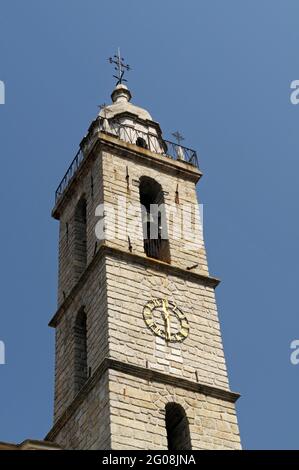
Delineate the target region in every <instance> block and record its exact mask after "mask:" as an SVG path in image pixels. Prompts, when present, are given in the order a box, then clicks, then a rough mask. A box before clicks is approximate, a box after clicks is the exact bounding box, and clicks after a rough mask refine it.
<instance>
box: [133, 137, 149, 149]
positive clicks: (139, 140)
mask: <svg viewBox="0 0 299 470" xmlns="http://www.w3.org/2000/svg"><path fill="white" fill-rule="evenodd" d="M136 145H138V147H142V148H144V149H147V143H146V141H145V140H144V139H143V137H137V140H136Z"/></svg>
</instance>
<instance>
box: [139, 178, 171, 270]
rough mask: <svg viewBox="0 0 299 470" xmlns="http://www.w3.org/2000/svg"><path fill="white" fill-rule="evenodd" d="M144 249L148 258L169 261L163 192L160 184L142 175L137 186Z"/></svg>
mask: <svg viewBox="0 0 299 470" xmlns="http://www.w3.org/2000/svg"><path fill="white" fill-rule="evenodd" d="M139 194H140V204H141V212H142V227H143V239H144V251H145V253H146V255H147V256H148V257H150V258H155V259H159V260H161V261H165V262H166V263H170V249H169V240H168V232H167V223H166V211H165V203H164V194H163V191H162V187H161V185H160V184H159V183H158V182H157V181H155V180H154V179H152V178H149V177H147V176H143V177H142V178H141V179H140V186H139Z"/></svg>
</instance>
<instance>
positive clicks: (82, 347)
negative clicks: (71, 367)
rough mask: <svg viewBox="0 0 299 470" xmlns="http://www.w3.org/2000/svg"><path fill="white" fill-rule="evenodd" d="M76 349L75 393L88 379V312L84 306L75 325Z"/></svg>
mask: <svg viewBox="0 0 299 470" xmlns="http://www.w3.org/2000/svg"><path fill="white" fill-rule="evenodd" d="M74 350H75V371H74V379H75V380H74V382H75V394H77V393H78V392H79V390H81V388H82V387H83V385H84V383H85V382H86V380H87V375H88V369H87V329H86V313H85V311H84V309H83V308H82V309H81V310H80V311H79V313H78V315H77V317H76V321H75V326H74Z"/></svg>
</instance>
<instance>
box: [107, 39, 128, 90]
mask: <svg viewBox="0 0 299 470" xmlns="http://www.w3.org/2000/svg"><path fill="white" fill-rule="evenodd" d="M108 60H109V62H110V64H114V65H116V67H114V69H115V70H116V71H117V75H113V77H114V78H116V80H117V82H116V85H119V84H120V83H122V82H126V81H127V80H126V79H125V78H123V77H124V73H125V71H126V70H128V71H129V70H131V67H130V66H129V65H128V64H125V63H124V60H125V59H124V58H123V57H121V55H120V48H118V51H117V55H116V54H114V56H113V57H109V59H108Z"/></svg>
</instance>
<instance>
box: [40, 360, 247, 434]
mask: <svg viewBox="0 0 299 470" xmlns="http://www.w3.org/2000/svg"><path fill="white" fill-rule="evenodd" d="M109 369H110V370H115V371H117V372H122V373H124V374H127V375H131V376H133V377H138V378H140V379H143V380H147V381H150V382H158V383H163V384H165V385H171V386H173V387H176V388H182V389H184V390H188V391H191V392H195V393H200V394H202V395H206V396H210V397H214V398H218V399H219V400H223V401H228V402H230V403H235V402H236V401H237V400H238V398H239V397H240V394H239V393H236V392H231V391H230V390H225V389H221V388H217V387H213V386H211V385H205V384H201V383H198V382H193V381H192V380H188V379H183V378H182V377H178V376H174V375H169V374H166V373H164V372H159V371H155V370H152V369H147V368H146V367H142V366H137V365H134V364H128V363H125V362H122V361H118V360H116V359H111V358H109V357H106V358H105V359H104V360H103V362H102V363H101V364H100V365H99V367H98V368H97V369H96V371H95V373H94V374H93V375H92V377H91V378H90V379H88V381H87V382H86V384H85V385H84V386H83V388H82V389H81V390H80V391H79V393H78V394H77V395H76V396H75V398H74V400H73V401H72V403H71V404H70V405H69V406H68V407H67V408H66V410H65V411H64V412H63V413H62V415H61V416H60V418H58V420H57V421H56V423H55V424H54V426H53V427H52V429H51V430H50V431H49V433H48V434H47V436H46V437H45V441H50V442H52V441H53V440H54V439H55V437H56V436H57V434H58V433H59V431H60V430H61V429H62V428H63V426H64V425H65V424H66V423H67V421H68V420H69V418H70V417H71V416H72V415H73V414H74V412H75V411H76V410H77V408H78V406H80V404H81V403H83V401H84V400H85V398H86V397H87V395H88V394H89V392H90V391H91V390H92V389H93V388H94V386H95V385H96V384H97V382H98V381H99V380H100V379H101V377H102V376H103V375H104V374H105V373H106V372H107V371H108V370H109Z"/></svg>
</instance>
